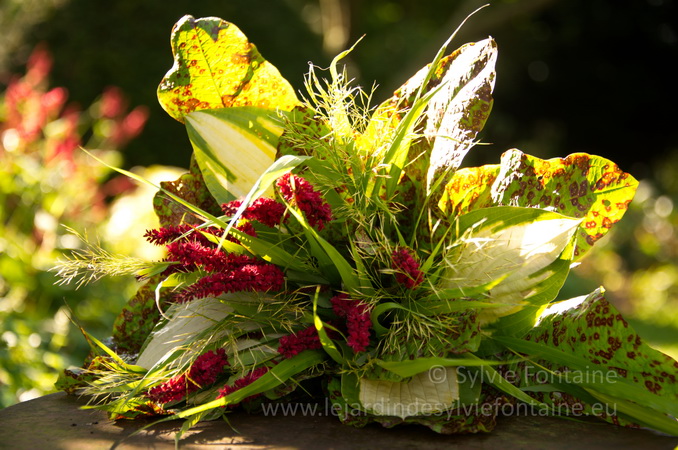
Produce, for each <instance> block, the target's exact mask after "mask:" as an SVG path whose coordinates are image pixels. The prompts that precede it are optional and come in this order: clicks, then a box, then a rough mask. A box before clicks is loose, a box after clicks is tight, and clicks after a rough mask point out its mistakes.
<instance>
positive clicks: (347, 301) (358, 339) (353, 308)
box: [330, 294, 372, 352]
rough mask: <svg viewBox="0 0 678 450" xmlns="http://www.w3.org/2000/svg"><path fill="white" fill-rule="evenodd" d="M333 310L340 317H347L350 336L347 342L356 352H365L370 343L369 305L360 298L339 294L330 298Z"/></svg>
mask: <svg viewBox="0 0 678 450" xmlns="http://www.w3.org/2000/svg"><path fill="white" fill-rule="evenodd" d="M330 301H331V303H332V310H333V311H334V314H336V315H337V316H338V317H342V318H346V328H347V331H348V337H347V339H346V343H347V344H348V346H349V347H351V348H352V349H353V351H354V352H363V351H365V350H366V349H367V346H368V345H370V327H371V326H372V322H371V320H370V310H369V306H368V305H367V304H365V303H363V302H360V301H358V300H354V299H351V298H349V297H348V295H346V294H339V295H336V296H334V297H332V298H331V299H330Z"/></svg>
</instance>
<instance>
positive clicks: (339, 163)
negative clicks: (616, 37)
mask: <svg viewBox="0 0 678 450" xmlns="http://www.w3.org/2000/svg"><path fill="white" fill-rule="evenodd" d="M448 43H449V41H448ZM446 45H447V44H446ZM172 49H173V52H174V57H175V61H174V65H173V67H172V68H171V70H170V71H169V72H168V74H167V75H166V76H165V78H164V79H163V80H162V82H161V84H160V86H159V89H158V97H159V100H160V103H161V104H162V106H163V107H164V108H165V110H166V111H167V112H168V113H169V114H170V115H171V116H172V117H174V118H175V119H177V120H178V121H179V122H181V123H183V124H185V126H186V129H187V132H188V136H189V138H190V141H191V143H192V145H193V150H194V152H193V158H192V162H191V166H190V171H189V172H188V173H187V174H185V175H184V176H182V177H181V178H180V179H179V180H177V181H174V182H167V183H163V184H161V186H160V187H159V192H158V194H157V196H156V198H155V201H154V207H155V211H156V212H157V215H158V217H159V219H160V223H161V227H160V228H158V229H154V230H149V231H148V233H147V234H146V238H147V239H148V240H149V241H151V242H153V243H154V244H157V245H161V246H165V247H166V250H167V257H166V258H165V259H164V260H163V261H159V262H153V263H149V262H144V261H134V260H129V259H120V258H117V257H114V256H111V255H108V254H102V253H97V251H96V250H92V248H91V247H89V249H88V250H82V251H80V252H77V253H75V254H74V255H73V256H72V257H71V258H69V259H68V260H66V261H63V262H62V264H61V266H60V274H61V275H62V276H63V277H64V280H66V281H69V280H72V279H77V278H78V277H80V281H81V282H84V281H87V280H89V279H92V278H97V277H99V276H101V275H103V274H106V273H109V272H128V273H134V274H135V275H137V276H139V277H141V278H143V280H145V284H144V285H143V286H142V287H141V288H140V289H139V291H138V293H137V294H136V296H135V297H134V298H132V299H131V300H130V302H129V304H128V305H127V306H126V307H125V308H124V309H123V311H122V313H121V315H120V316H119V317H118V319H117V321H116V323H115V327H114V330H113V336H112V339H111V340H110V342H106V343H104V342H102V341H99V340H97V339H96V338H94V337H93V336H91V335H89V334H87V333H86V332H85V335H86V336H87V338H88V339H89V340H90V342H91V343H92V347H93V350H94V351H93V353H92V357H91V358H90V360H89V361H87V362H86V365H85V367H84V368H83V369H79V370H71V371H67V372H66V373H65V374H64V376H63V377H62V378H61V380H60V386H61V388H62V389H64V390H67V391H69V392H80V393H82V394H85V395H88V396H90V397H91V399H92V401H91V403H90V407H93V408H99V409H103V410H106V411H109V412H110V414H111V417H112V418H123V417H126V418H132V417H136V416H138V415H142V414H159V415H166V416H167V418H169V419H176V418H185V419H187V421H186V425H185V427H184V428H183V430H185V429H187V428H189V427H190V426H192V425H193V424H195V423H196V422H198V421H200V420H211V419H215V418H218V417H222V416H225V415H226V414H228V413H229V412H230V411H232V410H233V409H234V408H236V407H242V408H245V409H247V410H248V411H251V412H256V411H260V410H262V409H264V408H269V409H270V407H271V405H290V404H291V403H293V402H301V401H306V402H312V401H314V400H315V401H317V399H318V397H320V398H325V399H326V400H327V401H329V402H331V405H332V408H333V410H334V411H335V413H336V415H337V416H338V417H339V419H340V420H341V421H342V422H345V423H349V424H354V425H363V424H366V423H370V422H379V423H382V424H383V425H385V426H393V425H396V424H400V423H419V424H423V425H425V426H428V427H430V428H431V429H433V430H435V431H437V432H440V433H458V432H478V431H490V430H491V429H492V428H493V426H494V424H495V421H496V418H497V416H498V415H500V414H502V413H503V412H506V408H507V407H513V408H516V407H518V406H521V405H522V406H524V407H526V408H530V409H531V411H533V412H534V411H537V412H539V413H547V414H556V415H563V416H566V415H581V414H589V415H595V416H598V417H600V418H601V419H604V420H607V421H611V422H614V423H617V424H625V425H631V426H642V427H649V428H652V429H655V430H658V431H661V432H665V433H669V434H674V435H678V423H676V420H675V417H676V416H678V402H677V401H676V400H677V398H678V388H677V385H676V383H675V381H676V379H675V378H676V377H675V375H676V368H677V367H678V363H676V362H675V361H673V360H672V359H671V358H669V357H668V356H666V355H663V354H662V353H660V352H658V351H656V350H653V349H652V348H650V347H648V346H647V345H646V344H644V343H643V342H642V341H641V339H640V338H639V337H638V335H637V334H636V333H635V332H634V331H633V330H632V329H631V327H630V326H629V325H628V323H627V322H626V321H625V320H624V319H623V318H622V316H621V315H620V314H619V313H618V312H617V311H616V310H615V308H614V307H613V306H612V305H611V304H610V303H608V302H607V301H606V300H605V297H604V291H603V289H602V288H601V289H598V290H596V291H595V292H593V293H591V294H589V295H586V296H582V297H579V298H575V299H571V300H566V301H559V302H556V301H555V299H556V297H557V295H558V292H559V290H560V288H561V287H562V286H563V283H564V282H565V279H566V277H567V275H568V272H569V270H570V268H571V267H572V266H573V265H574V264H575V263H576V262H577V261H578V260H580V259H581V258H582V257H583V256H584V255H586V253H587V252H588V251H589V250H590V249H591V247H592V245H593V244H594V243H595V242H596V241H597V240H598V239H600V238H601V237H602V236H603V235H604V234H605V233H606V232H607V231H608V230H609V229H610V227H611V226H612V225H613V224H614V223H615V222H617V221H619V220H620V218H621V217H622V215H623V214H624V211H625V210H626V209H627V206H628V204H629V202H630V201H631V199H632V197H633V195H634V191H635V188H636V186H637V182H636V180H635V179H634V178H633V177H632V176H630V175H629V174H626V173H624V172H622V171H621V170H620V169H619V168H618V167H617V166H616V165H615V164H614V163H612V162H611V161H608V160H606V159H604V158H601V157H597V156H591V155H587V154H581V153H580V154H573V155H570V156H568V157H566V158H556V159H551V160H546V161H545V160H541V159H538V158H535V157H532V156H529V155H526V154H523V153H521V152H520V151H518V150H515V149H514V150H509V151H507V152H506V153H504V154H503V155H502V157H501V161H500V163H499V164H496V165H486V166H482V167H471V168H460V167H461V163H462V159H463V158H464V155H465V154H466V153H467V152H468V151H469V150H470V149H471V147H473V145H474V144H475V143H476V139H477V135H478V133H479V132H480V131H481V129H482V128H483V125H484V124H485V122H486V120H487V118H488V114H489V113H490V110H491V107H492V95H491V94H492V89H493V86H494V80H495V71H494V65H495V60H496V57H497V48H496V44H495V42H494V40H492V39H491V38H489V39H486V40H484V41H481V42H475V43H470V44H466V45H464V46H462V47H461V48H459V49H457V50H456V51H454V52H452V53H450V54H449V55H447V56H445V53H446V51H445V47H443V49H441V50H440V52H439V53H438V54H437V55H436V57H435V59H434V60H433V61H432V62H431V64H429V65H428V66H426V67H425V68H423V69H422V70H420V71H419V72H418V73H416V74H415V75H414V76H413V77H412V78H411V79H410V80H408V81H407V82H406V83H405V84H404V85H403V86H402V87H401V88H400V89H398V90H397V91H396V92H395V93H394V95H393V97H391V98H390V99H388V100H387V101H385V102H383V103H382V104H380V105H378V106H377V107H376V108H371V107H370V106H369V99H370V93H366V92H364V91H363V90H361V89H360V88H359V87H354V86H351V83H350V82H349V80H347V77H346V74H345V72H344V71H343V70H340V69H339V63H340V61H341V59H342V58H343V57H344V56H345V55H346V53H347V52H344V53H342V54H340V55H339V56H337V57H336V58H335V60H334V61H333V62H332V64H331V65H330V67H329V70H328V72H329V77H328V79H324V78H322V77H319V76H318V74H317V69H314V68H313V67H311V70H310V72H309V74H308V76H307V78H306V93H305V94H304V97H303V99H299V98H298V97H297V96H296V95H295V93H294V91H293V89H292V88H291V87H290V85H289V84H288V83H287V81H286V80H285V79H283V78H282V77H281V75H280V74H279V72H278V71H277V70H276V69H275V68H274V67H273V66H272V65H271V64H270V63H268V62H267V61H266V60H264V59H263V58H262V56H261V55H260V54H259V53H258V51H257V50H256V47H255V46H254V45H252V44H251V43H249V42H248V40H247V39H246V37H245V36H244V35H243V34H242V33H241V31H240V30H238V28H236V27H235V26H234V25H233V24H230V23H227V22H224V21H222V20H220V19H216V18H205V19H197V20H196V19H194V18H193V17H190V16H186V17H184V18H183V19H181V21H180V22H178V23H177V24H176V25H175V27H174V30H173V33H172ZM122 172H124V171H122ZM129 175H130V176H132V177H136V175H134V174H129ZM136 178H138V177H136ZM141 181H143V180H141ZM83 269H85V270H86V271H85V272H83Z"/></svg>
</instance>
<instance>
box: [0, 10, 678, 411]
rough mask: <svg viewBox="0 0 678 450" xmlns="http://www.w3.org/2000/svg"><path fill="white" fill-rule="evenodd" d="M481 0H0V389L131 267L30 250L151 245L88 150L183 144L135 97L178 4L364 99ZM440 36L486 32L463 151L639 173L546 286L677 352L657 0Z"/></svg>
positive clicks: (94, 323) (155, 69)
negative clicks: (580, 253) (485, 91)
mask: <svg viewBox="0 0 678 450" xmlns="http://www.w3.org/2000/svg"><path fill="white" fill-rule="evenodd" d="M484 3H487V2H486V1H475V0H459V1H454V2H451V1H449V0H423V1H422V0H416V1H415V0H374V1H369V2H368V1H361V0H228V1H226V0H202V1H200V2H195V1H186V0H175V1H173V2H167V1H158V0H146V1H144V2H138V1H133V0H116V1H115V2H92V1H89V0H0V30H2V33H1V35H0V170H1V171H2V176H1V177H0V407H6V406H8V405H11V404H13V403H16V402H17V401H22V400H28V399H30V398H34V397H36V396H39V395H43V394H45V393H48V392H51V391H53V384H54V381H55V380H56V376H57V374H58V373H59V372H60V371H61V370H63V369H64V368H65V367H67V366H69V365H80V364H81V363H82V360H83V358H84V357H85V355H86V354H87V344H86V342H85V340H84V338H83V337H82V335H81V334H80V332H79V330H78V328H77V327H76V326H75V325H74V324H73V323H71V322H70V320H69V316H73V317H74V318H76V320H77V322H78V323H79V324H81V325H82V326H84V327H85V328H86V329H87V330H88V331H90V332H91V333H92V334H94V335H95V336H97V337H99V338H102V339H103V338H105V337H106V336H107V335H108V334H109V333H110V330H111V326H112V323H113V320H114V319H115V316H116V314H117V313H118V312H119V311H120V309H121V307H122V305H123V304H124V302H125V301H126V300H127V299H128V298H129V297H130V296H131V295H132V293H133V292H134V290H135V289H136V284H135V283H136V282H135V281H134V280H133V279H105V280H100V281H98V282H96V283H93V284H90V285H87V286H85V287H82V288H80V289H78V290H76V289H75V287H74V286H60V285H55V281H57V280H56V278H55V275H54V273H53V272H50V271H49V269H50V268H51V267H53V266H54V264H55V261H56V260H57V258H58V257H59V255H60V254H63V252H65V251H68V249H73V248H78V247H79V246H82V242H81V241H80V240H79V238H78V236H77V234H78V233H79V234H82V235H85V234H87V236H88V237H89V238H90V239H93V238H94V239H98V240H99V242H100V243H101V245H102V246H103V247H104V248H106V249H107V250H108V251H110V252H114V253H119V254H124V255H135V256H141V257H145V258H156V257H160V256H161V255H158V254H154V253H152V252H153V251H155V249H153V248H151V247H150V246H145V245H144V242H143V241H142V238H141V236H142V235H143V231H144V229H145V228H150V227H153V226H154V225H155V223H154V217H153V216H152V210H151V208H150V202H151V197H152V195H153V192H151V191H149V190H148V189H141V188H138V187H136V186H135V185H134V184H133V183H131V182H130V181H129V180H127V179H125V178H122V177H120V176H116V175H115V173H111V171H109V170H107V169H106V168H105V167H103V166H101V165H99V164H98V163H96V162H95V161H93V160H92V159H91V158H90V157H88V156H87V155H86V154H84V153H83V152H82V151H80V150H79V146H83V147H85V148H87V149H88V150H90V151H92V152H93V153H95V154H97V155H98V156H99V157H101V158H103V159H105V160H106V161H109V162H110V163H112V164H114V165H118V166H121V167H124V168H127V169H131V170H134V171H136V172H138V173H140V174H142V175H143V176H145V177H147V178H149V179H151V180H154V181H156V182H158V181H160V180H173V179H175V178H177V176H178V174H179V173H181V171H182V170H183V169H182V168H186V167H187V166H188V163H189V158H190V154H191V147H190V144H189V142H188V139H187V137H186V134H185V129H184V127H183V126H181V125H180V124H179V123H178V122H175V121H174V120H173V119H171V118H170V117H169V116H168V115H167V114H165V113H164V111H162V109H161V108H160V106H159V105H158V103H157V100H156V97H155V89H156V87H157V85H158V82H159V81H160V79H161V78H162V76H163V75H164V74H165V72H166V71H167V70H168V69H169V68H170V66H171V64H172V56H171V51H170V46H169V36H170V30H171V28H172V25H173V24H174V23H175V22H176V21H177V20H178V19H179V18H180V17H181V16H182V15H184V14H191V15H193V16H196V17H206V16H217V17H221V18H223V19H225V20H228V21H231V22H233V23H235V24H236V25H237V26H238V27H239V28H241V29H242V30H243V31H244V32H245V34H246V35H247V36H248V37H249V38H250V40H251V41H252V42H253V43H255V44H256V45H257V47H258V48H259V50H260V52H261V53H262V54H263V56H264V57H265V58H267V59H268V60H269V61H271V62H272V63H273V64H274V65H276V66H277V67H278V68H279V69H280V71H281V72H282V74H283V76H285V77H286V78H287V79H288V80H289V81H290V82H291V83H292V85H293V86H294V87H295V88H296V89H297V90H301V89H302V87H303V75H304V74H305V73H306V72H307V70H308V63H309V61H312V62H313V63H315V64H316V65H318V66H320V67H326V66H327V65H328V63H329V61H330V60H331V59H332V57H333V56H334V55H336V54H337V53H338V52H340V51H342V50H344V49H345V48H347V47H350V46H351V45H352V44H353V43H354V42H355V41H356V40H357V39H358V38H360V36H362V35H363V34H364V35H366V37H365V39H363V40H362V41H361V42H360V44H359V45H358V46H357V47H356V49H355V50H354V52H353V53H351V55H350V57H349V59H348V64H349V73H350V75H351V76H352V77H354V78H355V80H356V83H358V84H360V85H362V86H364V87H366V88H368V89H369V87H371V86H372V85H373V84H374V83H375V82H377V83H378V85H379V86H378V88H377V91H376V93H375V96H374V102H375V104H376V103H377V102H379V101H381V100H383V99H385V98H387V97H388V96H390V94H391V93H392V91H393V90H394V89H395V88H397V87H398V86H399V85H400V84H402V83H403V82H404V81H405V80H406V79H407V78H408V77H409V76H411V75H412V74H413V73H414V72H415V71H416V70H417V69H419V68H421V67H422V66H423V65H425V64H426V63H427V62H428V61H429V60H430V59H432V58H433V56H434V54H435V52H436V51H437V49H438V47H439V46H440V45H441V44H442V43H443V42H444V40H445V39H446V38H447V36H448V35H449V34H450V33H451V32H452V31H453V30H454V29H455V28H456V26H457V25H458V24H459V23H460V22H461V21H462V20H463V19H464V17H465V16H466V15H467V14H468V13H470V12H471V11H473V10H474V9H476V8H477V7H479V6H481V5H482V4H484ZM489 3H491V6H490V7H489V8H485V9H483V10H482V11H481V12H479V13H478V14H477V15H476V16H475V17H474V18H473V19H472V20H471V21H469V22H468V23H467V24H466V26H465V27H464V28H463V30H462V32H461V33H460V34H459V36H458V38H457V39H456V40H455V42H454V43H453V47H456V46H459V45H461V44H463V43H464V42H468V41H474V40H480V39H484V38H485V37H487V36H488V35H491V36H493V37H494V38H495V39H496V41H497V43H498V45H499V61H498V65H497V83H496V88H495V93H494V97H495V104H494V109H493V111H492V114H491V116H490V119H489V121H488V124H487V126H486V128H485V130H484V131H483V133H482V141H483V142H484V143H485V144H486V145H482V146H478V147H476V148H475V149H474V151H472V152H471V153H470V155H469V157H467V161H466V162H465V164H466V165H479V164H485V163H497V162H498V161H499V156H500V155H501V153H502V152H503V151H505V150H507V149H509V148H513V147H516V148H519V149H521V150H522V151H524V152H525V153H529V154H532V155H535V156H538V157H540V158H550V157H555V156H566V155H568V154H570V153H574V152H588V153H593V154H599V155H602V156H605V157H607V158H609V159H611V160H613V161H614V162H616V163H618V164H619V165H620V167H621V168H622V169H623V170H625V171H627V172H630V173H631V174H632V175H634V176H635V177H636V178H638V179H639V180H640V181H641V184H640V188H639V190H638V193H637V195H636V199H635V200H634V202H633V203H632V204H631V207H630V210H629V211H628V213H627V215H626V216H625V218H624V220H622V222H620V223H619V224H617V226H616V227H615V228H614V229H613V231H612V232H611V233H610V235H608V236H607V237H606V238H605V239H604V240H603V241H601V243H600V244H599V246H597V249H596V251H594V252H592V253H593V254H592V255H591V256H589V257H587V258H586V259H585V260H584V261H583V263H582V265H581V266H580V267H579V268H578V269H577V270H576V271H575V273H574V274H573V275H571V277H570V279H569V281H568V283H567V284H566V286H565V287H564V289H563V291H562V292H561V298H570V297H573V296H578V295H583V294H586V293H588V292H590V291H592V290H593V289H595V288H596V287H597V286H599V285H604V286H605V287H606V289H607V291H608V295H609V298H610V300H611V301H612V302H613V303H614V304H615V306H617V308H619V309H620V310H622V311H623V312H624V313H625V315H626V316H627V317H628V318H629V319H630V322H631V323H632V325H633V326H635V327H636V329H637V330H638V331H639V332H640V334H641V335H642V336H644V337H645V338H646V339H647V340H648V341H649V342H650V343H652V344H653V345H655V346H656V347H658V348H659V349H661V350H663V351H665V352H667V353H669V354H671V355H673V356H674V357H678V313H677V312H676V311H678V266H677V265H676V262H677V261H678V234H677V233H676V224H677V223H678V207H677V203H678V176H677V175H678V127H677V126H676V125H675V120H676V113H675V108H676V106H675V105H676V100H677V97H678V96H677V95H676V93H677V92H676V91H677V89H676V83H675V78H676V74H675V69H674V68H673V65H674V64H675V61H676V60H678V29H677V28H676V20H675V19H676V18H678V11H677V8H676V1H675V0H637V1H635V2H623V3H622V2H615V1H614V0H570V1H565V0H496V1H490V2H489Z"/></svg>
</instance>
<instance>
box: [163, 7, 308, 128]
mask: <svg viewBox="0 0 678 450" xmlns="http://www.w3.org/2000/svg"><path fill="white" fill-rule="evenodd" d="M171 41H172V53H173V55H174V65H173V66H172V68H171V69H170V70H169V72H167V74H166V75H165V77H164V78H163V79H162V81H161V82H160V86H158V100H159V101H160V104H161V105H162V107H163V108H164V109H165V111H167V113H168V114H169V115H170V116H172V117H173V118H175V119H177V120H178V121H180V122H183V121H184V120H183V117H184V116H185V115H186V114H188V113H191V112H193V111H197V110H203V109H214V108H226V107H230V106H256V107H259V108H269V109H281V110H285V111H289V110H291V109H292V108H294V106H296V105H297V104H298V103H299V101H298V100H297V97H296V95H295V93H294V89H293V88H292V86H290V84H289V83H288V82H287V80H285V79H284V78H283V77H282V76H281V75H280V72H278V69H276V68H275V66H273V65H272V64H271V63H269V62H268V61H266V60H265V59H264V58H263V57H262V56H261V54H260V53H259V51H258V50H257V48H256V47H255V46H254V44H251V43H250V42H249V41H248V40H247V37H246V36H245V35H244V34H243V33H242V31H240V30H239V29H238V27H236V26H235V25H233V24H232V23H229V22H226V21H224V20H221V19H218V18H215V17H208V18H202V19H195V18H193V17H192V16H188V15H187V16H184V17H183V18H181V20H179V22H177V24H176V25H175V26H174V28H173V30H172V39H171Z"/></svg>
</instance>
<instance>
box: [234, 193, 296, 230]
mask: <svg viewBox="0 0 678 450" xmlns="http://www.w3.org/2000/svg"><path fill="white" fill-rule="evenodd" d="M241 205H242V201H241V200H234V201H232V202H229V203H224V204H223V205H221V210H222V211H223V212H224V214H226V215H227V216H233V215H234V214H235V213H236V211H237V210H238V208H240V206H241ZM284 214H285V205H283V204H282V203H278V202H277V201H275V200H273V199H272V198H265V197H261V198H258V199H256V200H255V201H254V202H252V204H251V205H250V206H248V207H247V209H246V210H245V211H244V212H243V215H242V217H244V218H245V219H248V220H256V221H257V222H259V223H261V224H264V225H266V226H269V227H275V226H276V225H278V224H279V223H280V222H281V221H282V218H283V215H284Z"/></svg>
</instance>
